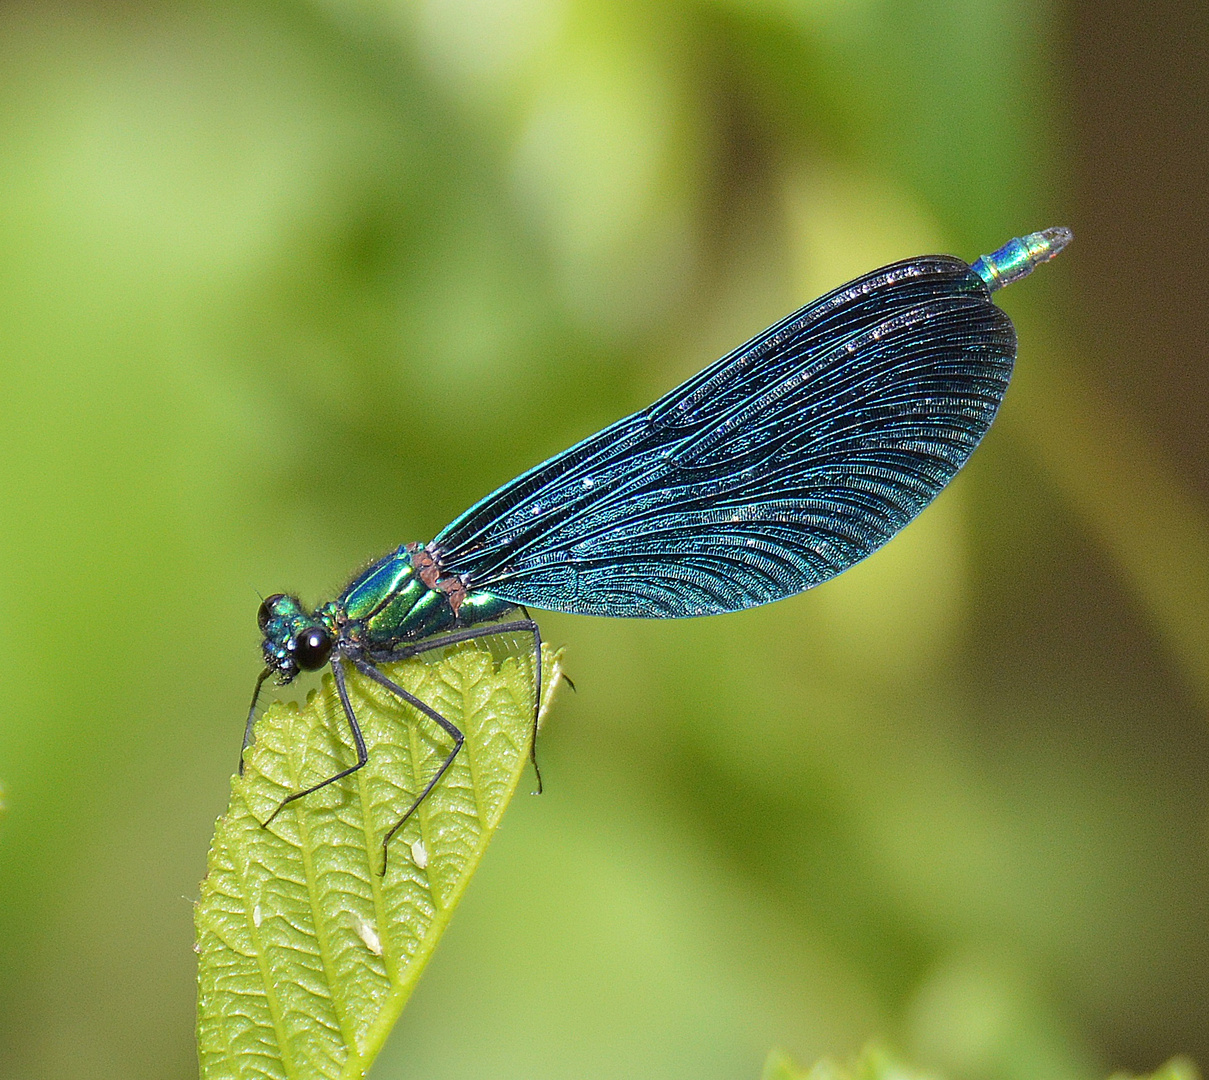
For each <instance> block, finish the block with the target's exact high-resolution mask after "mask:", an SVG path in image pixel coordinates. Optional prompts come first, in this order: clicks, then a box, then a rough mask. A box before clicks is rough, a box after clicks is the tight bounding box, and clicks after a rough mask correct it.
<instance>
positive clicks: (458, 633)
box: [374, 619, 570, 795]
mask: <svg viewBox="0 0 1209 1080" xmlns="http://www.w3.org/2000/svg"><path fill="white" fill-rule="evenodd" d="M514 633H524V634H532V635H533V667H534V671H535V672H536V674H537V693H536V694H535V696H534V698H533V737H532V738H531V739H530V740H529V760H530V761H532V762H533V773H534V775H535V776H536V777H537V794H538V795H540V794H541V793H542V771H541V769H539V768H538V767H537V721H538V718H539V717H540V715H541V707H542V632H541V630H540V629H539V628H538V625H537V623H536V622H534V621H533V620H532V619H513V620H512V621H511V622H503V623H489V624H488V625H486V626H470V627H467V628H466V629H464V630H454V631H453V632H452V633H449V634H445V635H443V636H442V637H439V638H432V639H430V640H428V641H421V642H419V643H417V644H415V645H408V646H406V647H405V648H404V649H400V650H398V651H396V652H393V653H383V654H381V655H376V656H375V657H374V659H375V660H379V661H385V660H388V659H402V658H404V657H407V656H416V655H418V654H419V653H423V652H429V651H430V650H432V649H441V648H444V647H445V646H446V645H456V644H457V643H458V642H460V641H472V640H473V639H475V638H481V637H491V636H492V635H494V634H514ZM563 677H564V678H566V676H563ZM567 681H568V682H570V680H567Z"/></svg>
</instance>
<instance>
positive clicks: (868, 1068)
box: [763, 1043, 1184, 1080]
mask: <svg viewBox="0 0 1209 1080" xmlns="http://www.w3.org/2000/svg"><path fill="white" fill-rule="evenodd" d="M763 1080H935V1078H934V1077H933V1075H932V1074H930V1073H926V1072H924V1071H922V1070H920V1069H914V1068H911V1067H909V1066H907V1065H904V1064H903V1063H902V1062H901V1061H899V1060H897V1059H896V1058H894V1057H893V1056H892V1055H891V1054H889V1053H888V1052H887V1051H886V1050H884V1049H883V1048H882V1047H881V1046H878V1045H877V1044H876V1043H871V1044H870V1045H868V1046H866V1047H865V1048H864V1049H863V1050H862V1051H861V1052H860V1053H859V1054H858V1055H857V1056H856V1057H855V1058H853V1059H852V1060H851V1061H849V1062H847V1063H843V1064H841V1063H839V1062H836V1061H834V1060H832V1059H831V1058H823V1059H822V1060H820V1061H817V1062H815V1064H814V1065H812V1066H811V1067H810V1068H809V1069H803V1068H801V1067H800V1066H798V1065H795V1064H794V1062H793V1060H792V1059H791V1058H790V1057H789V1056H788V1055H787V1054H786V1053H785V1052H784V1051H782V1050H773V1051H772V1052H771V1053H770V1054H769V1055H768V1059H767V1060H766V1061H765V1062H764V1073H763ZM1173 1080H1174V1078H1173ZM1180 1080H1184V1078H1180Z"/></svg>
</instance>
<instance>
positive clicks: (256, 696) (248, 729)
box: [239, 668, 273, 776]
mask: <svg viewBox="0 0 1209 1080" xmlns="http://www.w3.org/2000/svg"><path fill="white" fill-rule="evenodd" d="M271 674H273V671H272V669H271V668H265V669H264V671H262V672H261V673H260V677H259V678H258V679H257V680H256V689H255V690H253V691H252V704H251V705H250V706H249V708H248V722H247V724H246V726H245V727H244V729H243V746H241V747H240V748H239V775H240V776H243V755H244V752H245V751H246V750H247V749H248V743H250V742H251V741H252V728H253V726H254V725H255V724H256V702H257V701H259V700H260V688H261V687H262V686H264V681H265V679H267V678H268V677H269V676H270V675H271Z"/></svg>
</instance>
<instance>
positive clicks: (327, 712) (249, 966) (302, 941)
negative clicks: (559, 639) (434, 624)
mask: <svg viewBox="0 0 1209 1080" xmlns="http://www.w3.org/2000/svg"><path fill="white" fill-rule="evenodd" d="M543 666H544V669H545V678H544V680H543V681H544V694H543V713H544V711H545V708H546V706H547V705H548V704H549V700H550V696H551V694H552V693H553V690H554V688H555V687H556V686H557V683H558V680H559V655H558V654H555V653H551V652H549V650H547V653H546V655H545V658H544V664H543ZM384 670H385V671H386V672H387V674H388V675H389V676H390V678H392V679H394V680H395V681H396V682H398V683H399V684H400V685H401V686H403V687H404V688H405V689H407V690H409V691H410V692H411V693H413V694H415V695H416V696H417V697H419V698H421V699H422V700H424V701H426V702H429V703H430V704H432V705H433V706H434V707H435V708H436V709H438V710H439V711H440V712H441V713H442V714H443V715H444V716H446V717H447V718H449V719H450V720H451V721H452V722H453V723H454V724H456V725H457V726H458V727H460V728H461V729H462V731H463V732H464V733H465V735H466V742H465V745H464V746H463V748H462V752H461V754H459V756H458V759H457V761H456V762H455V763H454V765H453V767H452V768H451V769H450V771H449V772H448V773H447V774H446V776H445V777H444V779H443V780H442V782H441V783H440V784H438V785H437V787H436V788H435V789H434V791H433V793H432V794H431V795H430V796H429V798H428V799H427V800H425V802H424V803H423V804H422V805H421V806H420V808H419V810H418V811H417V812H416V813H415V815H414V816H413V817H412V819H411V820H410V821H409V822H408V823H407V824H406V825H405V826H404V827H403V828H402V829H401V830H400V831H399V833H398V834H396V836H395V837H394V839H393V840H392V842H391V845H390V850H389V859H388V862H387V865H386V873H385V875H384V876H383V875H381V874H380V871H381V869H382V838H383V837H384V836H385V834H386V832H387V831H388V830H389V829H390V828H391V827H392V826H393V825H394V824H395V822H396V821H397V820H398V818H399V816H400V815H401V814H402V813H403V811H405V810H406V809H407V807H408V806H409V805H410V804H411V802H412V799H413V798H414V797H415V794H416V793H417V792H418V791H419V790H421V789H422V787H423V785H424V783H425V782H426V781H427V780H428V778H429V777H431V776H432V775H433V773H434V772H435V771H436V769H437V768H438V767H439V766H440V763H441V761H442V760H443V758H444V756H445V755H446V754H448V752H449V747H450V744H449V741H448V739H447V738H445V737H444V736H443V735H442V733H441V732H440V731H439V730H436V729H435V725H432V724H431V723H429V722H428V721H426V720H425V719H424V718H423V717H420V716H418V714H417V713H416V712H415V711H414V710H413V709H411V707H410V706H400V704H399V703H398V702H397V701H395V700H394V699H393V698H392V697H391V696H390V695H389V694H387V693H386V692H385V691H383V690H382V689H381V688H379V687H378V686H377V685H376V684H374V683H372V682H369V681H368V680H366V679H364V678H361V677H360V676H356V677H350V679H349V689H350V693H351V695H352V700H353V706H354V708H355V709H356V710H357V714H358V718H359V720H360V722H361V725H362V730H363V731H364V734H365V738H366V742H367V745H368V746H369V748H370V756H369V763H368V764H367V765H366V766H365V767H364V768H363V769H361V770H360V771H358V772H357V773H354V774H353V775H352V776H351V777H349V778H347V779H346V780H344V781H340V782H337V783H335V784H332V785H331V786H330V787H328V788H325V789H323V790H321V791H319V792H315V793H314V794H313V795H310V796H308V797H307V798H305V799H300V800H298V801H296V802H293V803H291V804H290V805H289V806H288V807H286V808H285V810H283V811H282V813H281V814H280V815H278V816H277V817H276V818H275V819H274V820H273V822H272V823H271V825H270V827H268V828H264V827H262V826H261V824H260V823H261V822H262V821H264V820H266V819H267V818H268V817H269V815H270V814H272V812H273V810H274V809H275V808H276V807H277V806H278V805H279V804H280V802H281V800H282V799H283V798H284V797H285V796H286V795H287V794H289V793H290V792H292V791H297V790H299V789H301V788H304V787H306V786H308V785H310V784H314V783H316V782H317V781H319V780H321V779H323V778H324V777H325V776H330V775H332V774H333V773H335V772H338V771H339V770H340V769H341V768H343V767H344V766H346V765H347V764H348V763H349V762H351V761H353V760H355V758H354V756H353V747H352V741H351V737H350V735H349V731H348V725H347V723H346V722H345V720H344V717H343V714H342V712H341V709H340V702H339V699H338V698H337V696H336V691H335V686H334V684H333V682H332V679H331V677H330V676H328V677H327V678H325V679H324V683H323V688H322V690H321V691H317V692H315V693H313V694H312V695H311V696H310V698H309V699H308V701H307V703H306V705H305V706H304V707H302V708H299V707H298V706H297V705H294V704H282V703H280V702H278V703H275V704H274V705H272V706H271V707H270V708H269V709H268V711H267V712H266V713H265V715H264V716H263V717H261V719H260V720H259V722H258V724H257V729H256V734H257V739H256V743H255V744H254V746H253V747H252V749H251V752H250V754H249V756H248V760H247V767H246V769H245V773H244V776H243V777H242V778H240V777H237V778H236V779H235V780H234V781H233V782H232V785H231V803H230V806H229V808H228V810H227V813H226V815H225V816H224V817H223V818H221V819H220V821H219V823H218V828H217V830H216V831H215V836H214V843H213V846H212V847H211V850H210V858H209V866H208V872H207V875H206V880H205V881H204V883H203V884H202V890H201V901H200V903H199V904H198V906H197V913H196V924H197V949H198V952H199V953H200V955H201V961H200V968H199V972H198V1046H199V1054H200V1058H201V1074H202V1076H203V1078H205V1080H218V1078H227V1077H230V1078H236V1077H241V1078H242V1077H280V1078H290V1080H293V1078H307V1080H309V1078H311V1077H320V1076H322V1077H341V1076H346V1077H353V1076H361V1075H362V1074H363V1073H364V1070H365V1069H366V1068H367V1067H368V1066H369V1063H370V1062H371V1061H372V1060H373V1058H374V1056H375V1055H376V1054H377V1052H378V1050H379V1049H380V1048H381V1046H382V1042H383V1040H384V1039H385V1037H386V1035H387V1033H388V1032H389V1031H390V1028H391V1025H392V1024H393V1023H394V1021H395V1020H396V1019H397V1017H398V1015H399V1013H400V1012H401V1011H402V1009H403V1006H404V1005H405V1004H406V1002H407V999H408V997H409V996H410V994H411V991H412V989H413V988H414V986H415V984H416V980H417V979H418V978H419V976H420V973H421V971H422V970H423V968H424V965H425V964H426V963H427V961H428V958H429V957H430V956H431V954H432V950H433V948H434V947H435V946H436V943H437V941H438V939H439V938H440V936H441V933H442V931H443V930H444V929H445V926H446V925H447V923H448V922H449V918H450V916H451V915H452V914H453V910H454V908H455V907H456V906H457V903H458V900H459V899H460V898H461V896H462V892H463V890H464V889H465V888H466V883H467V882H468V881H469V880H470V876H471V875H472V874H473V873H474V870H475V868H476V867H477V866H478V863H479V860H480V859H481V858H482V855H483V852H484V850H485V849H486V847H487V843H488V841H489V840H490V839H491V836H492V833H493V832H494V830H495V828H496V826H497V825H498V824H499V822H500V818H501V816H502V814H503V812H504V808H505V807H506V806H507V804H508V800H509V799H510V798H511V797H512V794H513V792H514V791H515V790H516V787H517V784H518V783H519V782H520V779H521V776H522V774H523V773H524V770H525V764H526V762H527V761H528V752H529V739H530V734H531V731H532V717H533V713H532V708H533V693H534V673H533V665H532V662H531V659H529V658H526V657H525V656H523V655H522V656H510V657H508V658H507V659H504V660H502V661H500V660H499V659H497V658H495V657H494V656H493V654H492V652H491V651H490V650H488V649H486V648H483V647H481V646H479V645H477V643H466V644H464V645H461V646H456V647H452V648H450V649H448V650H446V652H445V655H444V657H443V659H441V660H438V661H430V662H426V661H425V659H424V658H416V659H412V660H407V661H403V662H400V663H398V664H394V665H388V666H386V667H385V668H384Z"/></svg>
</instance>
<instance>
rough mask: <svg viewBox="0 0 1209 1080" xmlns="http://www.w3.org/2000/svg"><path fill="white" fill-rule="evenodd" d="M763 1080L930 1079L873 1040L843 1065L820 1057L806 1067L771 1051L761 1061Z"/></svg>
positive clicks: (783, 1053)
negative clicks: (762, 1062) (762, 1061)
mask: <svg viewBox="0 0 1209 1080" xmlns="http://www.w3.org/2000/svg"><path fill="white" fill-rule="evenodd" d="M763 1080H932V1074H930V1073H926V1072H923V1071H922V1070H920V1069H916V1068H913V1067H911V1066H908V1065H905V1064H903V1062H901V1061H899V1060H897V1059H896V1058H894V1057H892V1056H891V1055H890V1054H888V1053H887V1052H886V1051H885V1050H884V1049H882V1048H881V1047H880V1046H878V1045H877V1044H875V1043H874V1044H870V1045H868V1046H866V1047H865V1048H864V1049H863V1050H862V1051H861V1052H860V1053H859V1054H858V1055H857V1056H856V1058H854V1059H853V1060H852V1061H850V1062H848V1063H847V1064H841V1063H839V1062H837V1061H834V1060H832V1059H831V1058H823V1059H822V1060H821V1061H817V1062H815V1064H814V1065H812V1066H811V1067H810V1068H809V1069H803V1068H801V1067H799V1066H798V1065H796V1064H794V1062H793V1059H792V1058H790V1057H789V1056H788V1055H787V1054H786V1053H785V1052H784V1051H782V1050H773V1051H772V1052H771V1053H770V1054H769V1055H768V1059H767V1060H766V1061H765V1062H764V1073H763Z"/></svg>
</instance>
